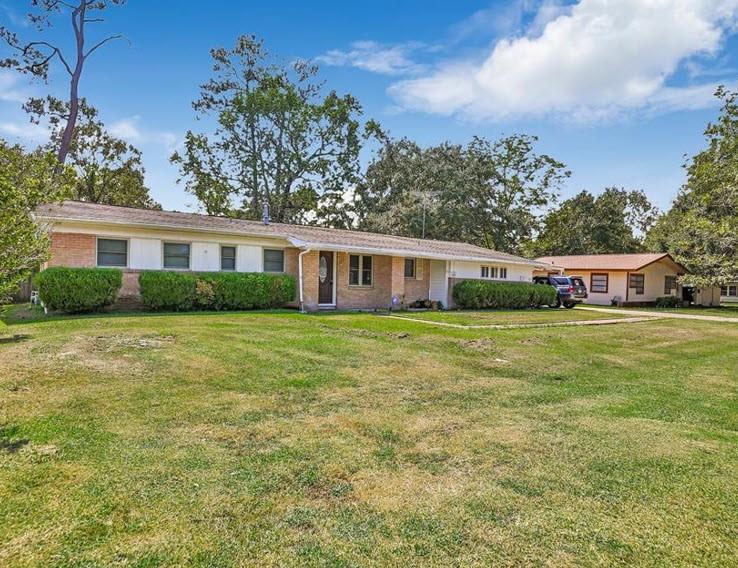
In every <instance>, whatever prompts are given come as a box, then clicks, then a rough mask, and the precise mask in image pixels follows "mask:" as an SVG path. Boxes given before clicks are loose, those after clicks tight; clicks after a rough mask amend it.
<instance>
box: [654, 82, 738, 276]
mask: <svg viewBox="0 0 738 568" xmlns="http://www.w3.org/2000/svg"><path fill="white" fill-rule="evenodd" d="M716 96H717V97H718V98H720V99H721V100H722V102H723V106H722V109H721V112H720V116H719V117H718V119H717V120H716V121H715V122H711V123H709V124H708V125H707V128H706V130H705V137H706V139H707V148H705V149H704V150H703V151H701V152H699V153H698V154H697V155H695V156H694V157H693V158H692V159H691V160H689V161H688V162H687V163H686V164H685V166H684V167H685V168H686V171H687V182H686V183H685V184H684V186H682V188H681V189H680V191H679V194H678V195H677V197H676V199H675V200H674V203H673V205H672V208H671V210H670V211H669V212H668V213H667V214H666V215H664V216H663V217H661V218H660V219H659V220H658V222H657V223H656V225H655V226H654V228H653V229H652V230H651V231H650V232H649V234H648V236H647V239H646V243H647V246H648V247H649V248H650V249H651V250H655V251H663V252H669V253H671V255H672V256H673V257H674V258H675V259H676V260H677V261H678V262H680V263H682V264H683V265H684V266H686V267H687V268H688V269H689V270H690V272H692V273H693V276H690V278H691V279H692V281H694V282H695V283H696V284H698V285H705V286H716V285H722V284H725V283H727V282H735V281H737V280H738V183H737V182H736V180H738V93H735V92H731V91H728V90H727V89H725V88H723V87H720V88H719V89H718V90H717V93H716Z"/></svg>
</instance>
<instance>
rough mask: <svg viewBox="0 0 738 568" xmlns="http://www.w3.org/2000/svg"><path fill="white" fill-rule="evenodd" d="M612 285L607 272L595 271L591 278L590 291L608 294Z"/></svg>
mask: <svg viewBox="0 0 738 568" xmlns="http://www.w3.org/2000/svg"><path fill="white" fill-rule="evenodd" d="M609 286H610V276H609V275H608V274H605V273H602V274H600V273H597V272H593V273H592V275H591V276H590V279H589V291H590V292H593V293H595V294H607V290H608V288H609Z"/></svg>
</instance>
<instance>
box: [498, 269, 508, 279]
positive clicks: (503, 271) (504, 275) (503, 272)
mask: <svg viewBox="0 0 738 568" xmlns="http://www.w3.org/2000/svg"><path fill="white" fill-rule="evenodd" d="M500 278H501V279H502V280H506V279H507V268H505V267H504V266H503V267H501V268H500Z"/></svg>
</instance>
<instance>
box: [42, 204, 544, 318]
mask: <svg viewBox="0 0 738 568" xmlns="http://www.w3.org/2000/svg"><path fill="white" fill-rule="evenodd" d="M36 218H37V219H38V220H39V221H40V222H41V223H43V224H45V225H46V226H47V227H48V230H49V231H50V233H51V258H50V260H49V262H48V263H47V264H46V265H45V267H50V266H66V267H95V266H98V267H116V268H120V269H122V270H123V287H122V289H121V292H120V295H121V297H127V298H134V299H135V298H136V297H137V296H138V294H139V288H138V275H139V273H140V272H141V271H143V270H183V271H189V270H191V271H196V272H212V271H220V270H227V271H236V272H274V273H286V274H291V275H293V276H294V277H295V278H296V279H297V287H298V299H297V301H296V303H295V306H296V307H298V306H299V307H300V308H301V309H304V310H317V309H322V308H324V309H332V308H336V309H382V308H390V307H393V306H398V305H402V304H409V303H411V302H414V301H416V300H435V301H440V302H442V303H443V305H444V306H451V305H452V304H453V301H452V297H451V292H452V289H453V286H454V284H455V283H456V282H459V281H461V280H465V279H488V280H501V281H513V282H530V281H531V280H532V277H533V272H534V270H540V269H542V268H545V267H546V266H547V265H546V264H544V263H542V262H538V261H534V260H529V259H525V258H521V257H517V256H513V255H510V254H505V253H501V252H497V251H493V250H490V249H486V248H482V247H477V246H474V245H469V244H464V243H454V242H446V241H433V240H421V239H412V238H406V237H396V236H390V235H382V234H376V233H365V232H360V231H346V230H339V229H326V228H320V227H311V226H304V225H288V224H281V223H268V224H265V223H263V222H259V221H246V220H241V219H229V218H225V217H213V216H207V215H199V214H193V213H178V212H172V211H153V210H147V209H133V208H127V207H114V206H109V205H98V204H93V203H83V202H77V201H67V202H64V203H62V204H54V205H45V206H42V207H40V208H39V209H38V210H37V211H36Z"/></svg>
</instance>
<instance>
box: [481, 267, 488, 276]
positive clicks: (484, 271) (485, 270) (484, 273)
mask: <svg viewBox="0 0 738 568" xmlns="http://www.w3.org/2000/svg"><path fill="white" fill-rule="evenodd" d="M480 276H481V277H482V278H489V266H483V267H482V270H481V272H480Z"/></svg>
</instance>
